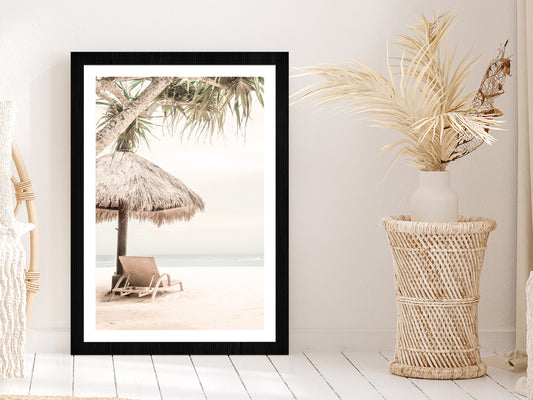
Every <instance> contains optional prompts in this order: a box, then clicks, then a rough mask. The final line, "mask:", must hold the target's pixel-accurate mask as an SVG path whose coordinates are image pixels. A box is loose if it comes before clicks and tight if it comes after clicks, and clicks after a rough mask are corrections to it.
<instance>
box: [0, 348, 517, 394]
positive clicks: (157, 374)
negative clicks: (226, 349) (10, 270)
mask: <svg viewBox="0 0 533 400" xmlns="http://www.w3.org/2000/svg"><path fill="white" fill-rule="evenodd" d="M391 356H392V354H391V353H377V352H374V353H351V352H349V353H318V352H316V353H315V352H310V353H298V354H291V355H290V356H230V357H228V356H192V357H189V356H153V357H150V356H75V357H72V356H69V355H64V354H44V353H39V354H27V355H26V358H25V363H26V365H25V371H26V372H25V375H26V376H25V378H24V379H12V380H0V394H33V395H75V396H81V397H84V396H86V397H89V396H101V397H117V396H120V397H126V398H131V399H140V400H189V399H190V400H193V399H194V400H197V399H208V400H217V399H230V400H238V399H245V400H246V399H253V400H286V399H288V400H290V399H302V400H306V399H309V400H327V399H334V400H335V399H346V400H350V399H361V400H381V399H385V400H416V399H424V400H427V399H430V400H441V399H442V400H447V399H454V400H471V399H474V400H499V399H502V400H508V399H511V400H516V399H522V400H523V399H525V397H521V396H519V395H517V394H515V393H513V387H514V382H515V380H516V377H515V375H514V374H512V373H510V372H507V371H502V370H498V369H495V368H491V367H489V369H488V373H487V375H486V376H485V377H483V378H479V379H471V380H457V381H429V380H422V379H406V378H402V377H398V376H394V375H391V374H390V373H389V371H388V368H387V364H388V359H389V358H390V357H391Z"/></svg>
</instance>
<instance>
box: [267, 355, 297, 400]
mask: <svg viewBox="0 0 533 400" xmlns="http://www.w3.org/2000/svg"><path fill="white" fill-rule="evenodd" d="M266 358H267V359H268V361H270V364H272V366H273V367H274V369H275V370H276V372H277V373H278V375H279V377H280V379H281V381H282V382H283V383H284V384H285V386H286V387H287V390H288V391H289V392H290V393H291V396H292V398H293V399H295V400H297V398H296V395H295V394H294V392H293V391H292V389H291V388H290V387H289V385H288V383H287V381H285V378H283V375H281V373H280V372H279V370H278V367H276V364H274V362H273V361H272V360H271V359H270V356H269V355H267V356H266Z"/></svg>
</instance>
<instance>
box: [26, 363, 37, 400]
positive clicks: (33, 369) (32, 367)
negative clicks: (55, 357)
mask: <svg viewBox="0 0 533 400" xmlns="http://www.w3.org/2000/svg"><path fill="white" fill-rule="evenodd" d="M36 358H37V353H33V363H32V366H31V376H30V385H29V387H28V396H29V395H30V394H31V384H32V383H33V371H35V359H36Z"/></svg>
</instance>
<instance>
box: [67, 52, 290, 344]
mask: <svg viewBox="0 0 533 400" xmlns="http://www.w3.org/2000/svg"><path fill="white" fill-rule="evenodd" d="M71 91H72V92H71V107H72V127H71V134H72V159H71V169H72V171H71V172H72V206H71V207H72V211H71V212H72V215H71V218H72V219H71V221H72V222H71V223H72V225H71V233H72V252H71V257H72V287H71V296H72V298H71V301H72V315H71V329H72V333H71V351H72V354H286V353H287V352H288V204H287V203H288V53H282V52H257V53H255V52H244V53H231V52H204V53H195V52H191V53H174V52H168V53H102V52H94V53H90V52H75V53H72V54H71Z"/></svg>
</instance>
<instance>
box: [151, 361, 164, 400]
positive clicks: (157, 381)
mask: <svg viewBox="0 0 533 400" xmlns="http://www.w3.org/2000/svg"><path fill="white" fill-rule="evenodd" d="M150 361H151V362H152V368H153V369H154V374H155V382H156V383H157V390H159V397H161V400H163V392H162V391H161V385H159V377H158V376H157V369H156V368H155V364H154V358H153V357H152V355H151V354H150Z"/></svg>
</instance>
